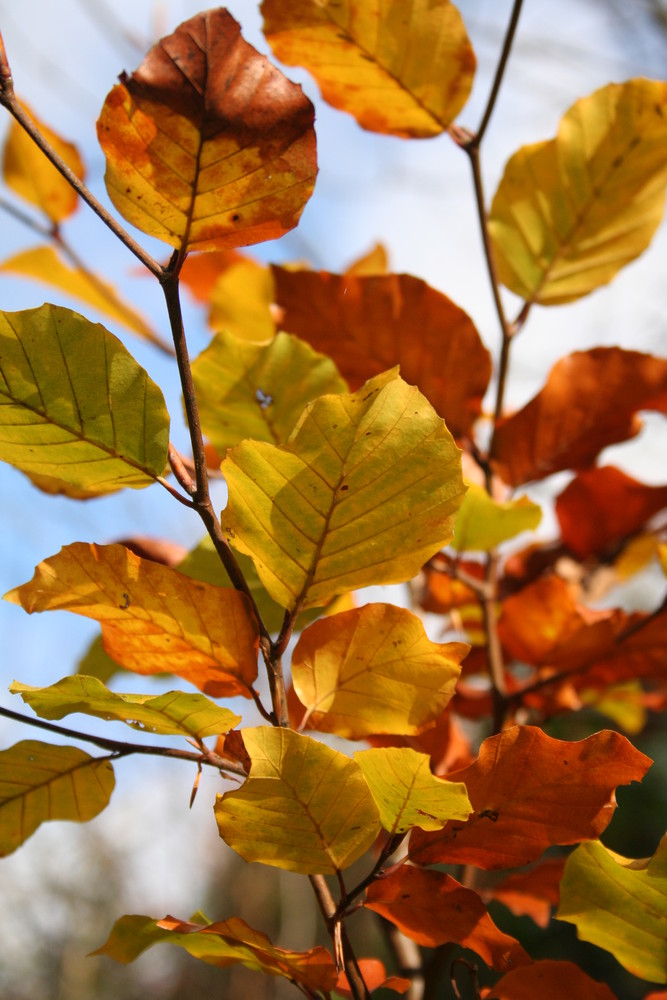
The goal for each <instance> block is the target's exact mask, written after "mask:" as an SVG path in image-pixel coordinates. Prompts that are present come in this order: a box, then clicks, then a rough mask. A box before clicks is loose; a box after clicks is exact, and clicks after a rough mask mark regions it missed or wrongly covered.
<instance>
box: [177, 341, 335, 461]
mask: <svg viewBox="0 0 667 1000" xmlns="http://www.w3.org/2000/svg"><path fill="white" fill-rule="evenodd" d="M192 376H193V379H194V383H195V389H196V391H197V399H198V402H199V412H200V416H201V422H202V428H203V430H204V433H205V434H206V436H207V437H208V439H209V441H210V442H211V443H212V444H213V445H214V446H215V448H216V449H217V451H218V452H219V453H220V454H221V455H223V454H224V453H225V451H226V450H227V449H228V448H231V447H232V446H233V445H235V444H238V443H239V441H242V440H243V438H253V439H254V440H255V441H270V442H272V443H273V444H283V443H284V442H285V441H286V440H287V438H288V437H289V436H290V434H291V433H292V431H293V430H294V426H295V424H296V422H297V420H298V419H299V417H300V416H301V413H302V411H303V409H304V407H305V406H306V403H309V402H310V401H311V400H313V399H316V398H317V397H318V396H322V395H324V394H325V393H328V392H330V393H338V392H345V391H346V390H347V385H346V383H345V381H344V379H343V378H342V377H341V376H340V375H339V374H338V371H337V369H336V366H335V364H334V363H333V361H331V360H330V359H329V358H327V357H325V356H324V355H323V354H319V353H318V352H317V351H314V350H313V348H312V347H310V345H309V344H306V343H305V342H304V341H302V340H299V339H298V337H293V336H292V335H291V334H289V333H279V334H278V335H277V336H276V337H275V338H274V339H273V340H272V341H271V342H270V343H268V344H252V343H249V342H248V341H243V340H240V339H239V338H238V337H235V336H233V335H232V334H230V333H225V332H222V333H218V334H217V335H216V336H215V337H214V338H213V340H212V341H211V344H210V346H209V347H207V349H206V350H205V351H204V352H203V354H200V355H199V357H198V358H197V359H196V361H195V362H194V363H193V365H192Z"/></svg>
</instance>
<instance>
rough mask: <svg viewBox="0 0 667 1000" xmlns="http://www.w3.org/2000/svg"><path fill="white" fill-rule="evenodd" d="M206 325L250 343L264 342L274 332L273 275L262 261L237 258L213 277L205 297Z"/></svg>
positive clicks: (269, 338)
mask: <svg viewBox="0 0 667 1000" xmlns="http://www.w3.org/2000/svg"><path fill="white" fill-rule="evenodd" d="M206 301H207V304H208V306H209V313H208V325H209V326H210V327H211V329H212V330H224V331H225V332H226V333H233V334H234V336H235V337H239V338H240V339H241V340H247V341H250V343H252V344H265V343H266V342H267V340H271V339H272V338H273V337H274V335H275V332H276V323H275V320H274V317H273V312H272V308H271V307H272V304H273V303H274V301H275V292H274V287H273V275H272V274H271V270H270V268H269V267H267V266H266V265H265V264H260V263H259V262H258V261H256V260H250V258H248V257H245V258H240V259H239V260H238V261H236V262H235V263H234V264H232V265H231V266H230V267H228V268H226V269H225V270H224V271H223V273H222V274H220V276H219V277H218V278H217V280H216V282H215V284H214V285H213V287H212V289H211V292H210V295H209V296H208V298H207V300H206Z"/></svg>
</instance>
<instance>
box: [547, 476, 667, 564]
mask: <svg viewBox="0 0 667 1000" xmlns="http://www.w3.org/2000/svg"><path fill="white" fill-rule="evenodd" d="M665 506H667V486H647V485H646V484H645V483H640V482H637V480H636V479H631V477H630V476H626V474H625V473H624V472H621V470H620V469H616V468H614V466H612V465H608V466H605V467H604V468H597V469H589V470H588V471H586V472H580V473H579V475H578V476H577V477H576V478H575V479H573V480H572V482H571V483H570V484H569V485H568V486H567V487H566V488H565V489H564V490H563V492H562V493H561V494H560V496H558V497H556V517H557V518H558V523H559V524H560V531H561V536H562V539H563V542H564V543H565V545H567V547H568V548H569V549H571V550H572V552H574V554H575V555H577V556H579V558H580V559H587V558H588V556H591V555H597V554H600V553H602V552H605V551H606V550H607V549H609V548H610V547H612V546H615V545H617V544H618V543H619V542H620V541H622V540H623V539H625V538H627V537H628V535H632V534H634V533H635V532H636V531H638V530H639V528H641V526H642V525H643V524H644V523H645V522H646V521H648V519H649V518H650V517H652V516H653V515H654V514H657V513H658V511H660V510H662V509H663V507H665Z"/></svg>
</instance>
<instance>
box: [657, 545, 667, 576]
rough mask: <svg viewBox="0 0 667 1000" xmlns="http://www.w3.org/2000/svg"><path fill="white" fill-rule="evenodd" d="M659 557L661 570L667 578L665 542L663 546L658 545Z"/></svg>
mask: <svg viewBox="0 0 667 1000" xmlns="http://www.w3.org/2000/svg"><path fill="white" fill-rule="evenodd" d="M657 556H658V562H659V563H660V568H661V569H662V572H663V573H664V574H665V576H667V542H663V543H662V544H661V545H658V552H657Z"/></svg>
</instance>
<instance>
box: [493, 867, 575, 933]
mask: <svg viewBox="0 0 667 1000" xmlns="http://www.w3.org/2000/svg"><path fill="white" fill-rule="evenodd" d="M565 860H566V859H565V858H563V857H561V858H545V859H543V860H542V861H540V862H538V864H537V865H535V867H534V868H531V869H530V870H529V871H523V872H513V873H512V874H511V875H508V877H507V878H504V879H503V880H502V881H501V882H497V883H496V884H495V885H494V886H493V887H491V888H488V889H485V890H484V891H483V892H482V898H483V899H484V901H485V902H488V901H489V900H490V899H497V900H498V901H499V902H500V903H502V904H503V905H504V906H506V907H507V909H508V910H511V912H512V913H514V914H515V915H516V916H522V915H526V916H529V917H530V918H531V919H532V920H534V921H535V923H536V924H537V925H538V927H543V928H546V927H548V926H549V923H550V922H551V908H552V906H558V899H559V884H560V880H561V876H562V874H563V868H564V866H565Z"/></svg>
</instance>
